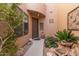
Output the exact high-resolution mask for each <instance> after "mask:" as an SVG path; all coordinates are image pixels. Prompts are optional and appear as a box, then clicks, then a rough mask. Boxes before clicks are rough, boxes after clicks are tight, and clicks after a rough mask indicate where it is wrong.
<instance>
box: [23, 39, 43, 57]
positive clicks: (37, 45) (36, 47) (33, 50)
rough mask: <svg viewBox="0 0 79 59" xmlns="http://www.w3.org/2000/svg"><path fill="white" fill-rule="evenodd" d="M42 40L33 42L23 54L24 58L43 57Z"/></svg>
mask: <svg viewBox="0 0 79 59" xmlns="http://www.w3.org/2000/svg"><path fill="white" fill-rule="evenodd" d="M43 46H44V39H40V40H33V44H32V46H31V47H30V48H29V49H28V51H27V52H26V53H25V54H24V56H43Z"/></svg>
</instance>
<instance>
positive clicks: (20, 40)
mask: <svg viewBox="0 0 79 59" xmlns="http://www.w3.org/2000/svg"><path fill="white" fill-rule="evenodd" d="M19 7H20V9H22V10H23V11H24V12H25V13H26V15H27V16H28V25H29V26H28V34H27V35H25V36H21V37H19V38H17V41H16V44H17V45H18V47H21V46H23V45H24V44H25V43H26V42H27V41H28V40H29V39H30V38H31V37H32V21H31V20H32V19H31V16H30V15H29V13H28V12H27V8H26V7H25V4H21V5H20V6H19Z"/></svg>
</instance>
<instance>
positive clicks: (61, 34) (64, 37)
mask: <svg viewBox="0 0 79 59" xmlns="http://www.w3.org/2000/svg"><path fill="white" fill-rule="evenodd" d="M55 36H56V37H57V39H58V40H59V41H66V42H74V41H76V40H77V39H76V37H75V36H74V34H73V33H72V31H71V30H66V29H64V30H63V31H58V32H57V33H56V35H55Z"/></svg>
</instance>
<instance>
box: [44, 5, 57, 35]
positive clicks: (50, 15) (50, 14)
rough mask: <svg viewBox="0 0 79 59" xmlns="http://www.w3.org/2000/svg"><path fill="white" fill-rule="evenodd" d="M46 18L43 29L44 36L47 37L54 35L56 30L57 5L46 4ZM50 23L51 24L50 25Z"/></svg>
mask: <svg viewBox="0 0 79 59" xmlns="http://www.w3.org/2000/svg"><path fill="white" fill-rule="evenodd" d="M46 9H47V10H46V18H45V20H44V28H45V34H46V36H47V35H54V34H55V33H56V31H57V30H58V27H57V26H58V23H57V22H58V11H57V4H51V3H47V4H46ZM50 21H51V22H52V23H50Z"/></svg>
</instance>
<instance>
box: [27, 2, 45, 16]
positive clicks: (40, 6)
mask: <svg viewBox="0 0 79 59" xmlns="http://www.w3.org/2000/svg"><path fill="white" fill-rule="evenodd" d="M26 7H27V9H28V10H33V11H37V12H40V13H42V14H44V15H45V14H46V12H45V11H46V6H45V4H44V3H27V4H26Z"/></svg>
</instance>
